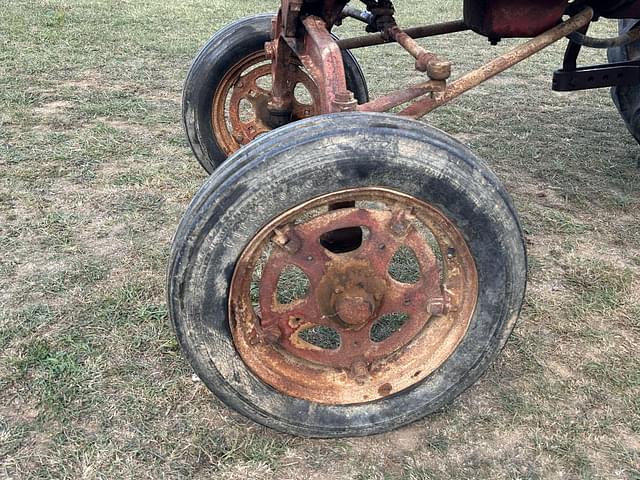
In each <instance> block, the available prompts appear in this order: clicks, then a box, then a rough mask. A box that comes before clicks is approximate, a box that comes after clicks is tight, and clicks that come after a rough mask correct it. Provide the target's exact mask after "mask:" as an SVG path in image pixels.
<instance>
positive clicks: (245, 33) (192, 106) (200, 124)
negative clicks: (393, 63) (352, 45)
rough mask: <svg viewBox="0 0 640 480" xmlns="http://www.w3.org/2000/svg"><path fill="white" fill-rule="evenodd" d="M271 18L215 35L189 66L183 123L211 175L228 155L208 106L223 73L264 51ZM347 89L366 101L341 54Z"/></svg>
mask: <svg viewBox="0 0 640 480" xmlns="http://www.w3.org/2000/svg"><path fill="white" fill-rule="evenodd" d="M273 16H274V15H273V14H271V13H265V14H260V15H255V16H251V17H247V18H243V19H241V20H238V21H236V22H234V23H232V24H230V25H228V26H226V27H225V28H223V29H222V30H220V31H218V32H216V33H215V34H214V35H213V36H212V37H211V38H210V39H209V40H208V41H207V43H206V44H205V45H204V46H203V47H202V49H200V52H199V53H198V55H197V56H196V58H195V60H194V61H193V63H192V64H191V68H190V69H189V73H188V74H187V79H186V81H185V84H184V89H183V95H182V122H183V125H184V128H185V131H186V133H187V139H188V141H189V145H190V146H191V149H192V150H193V153H194V154H195V156H196V158H197V159H198V161H199V162H200V164H201V165H202V167H203V168H204V169H205V170H206V171H207V172H208V173H212V172H213V171H214V170H215V169H216V168H217V167H218V166H219V165H220V164H221V163H222V162H223V161H224V160H225V159H226V158H227V155H226V154H225V153H224V151H223V150H221V149H220V147H219V146H218V143H217V142H216V139H215V136H214V135H213V130H212V125H211V102H212V99H213V97H214V94H215V91H216V89H217V88H218V86H219V84H220V82H221V81H222V78H223V77H224V75H225V73H226V72H227V71H228V70H229V69H230V68H232V67H233V66H234V65H236V64H237V63H238V62H240V61H242V59H244V58H246V57H248V56H249V55H252V54H254V53H256V52H258V51H261V50H263V49H264V44H265V43H266V42H268V41H270V40H271V20H272V19H273ZM342 58H343V61H344V66H345V73H346V77H347V78H346V80H347V87H348V88H349V90H351V91H352V92H353V94H354V96H355V98H356V100H357V101H358V103H366V102H368V101H369V91H368V89H367V83H366V80H365V77H364V73H363V72H362V69H361V68H360V65H359V64H358V61H357V60H356V59H355V57H354V56H353V54H352V53H351V52H349V51H347V50H345V51H343V52H342Z"/></svg>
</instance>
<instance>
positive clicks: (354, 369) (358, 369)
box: [351, 360, 369, 385]
mask: <svg viewBox="0 0 640 480" xmlns="http://www.w3.org/2000/svg"><path fill="white" fill-rule="evenodd" d="M351 375H352V376H353V378H354V379H355V381H356V383H357V384H358V385H363V384H364V383H365V382H366V381H367V378H369V369H368V368H367V364H366V363H364V362H363V361H362V360H357V361H355V362H353V363H352V364H351Z"/></svg>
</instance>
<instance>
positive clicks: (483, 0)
mask: <svg viewBox="0 0 640 480" xmlns="http://www.w3.org/2000/svg"><path fill="white" fill-rule="evenodd" d="M568 4H569V2H568V0H538V1H535V2H533V1H531V0H465V2H464V20H465V23H466V24H467V25H468V26H469V27H470V28H471V29H472V30H473V31H475V32H477V33H479V34H481V35H485V36H487V37H489V38H505V37H534V36H536V35H539V34H540V33H542V32H544V31H546V30H549V29H550V28H552V27H553V26H554V25H556V24H557V23H558V22H559V21H560V20H561V18H562V14H563V13H564V12H565V10H566V8H567V5H568Z"/></svg>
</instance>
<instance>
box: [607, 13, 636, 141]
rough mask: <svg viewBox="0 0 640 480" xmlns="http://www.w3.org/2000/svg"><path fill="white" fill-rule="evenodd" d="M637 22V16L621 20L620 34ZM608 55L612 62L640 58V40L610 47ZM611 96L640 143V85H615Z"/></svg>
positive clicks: (619, 25) (619, 24)
mask: <svg viewBox="0 0 640 480" xmlns="http://www.w3.org/2000/svg"><path fill="white" fill-rule="evenodd" d="M637 24H638V20H637V19H635V18H625V19H623V20H619V22H618V31H619V33H620V34H622V33H626V32H628V31H629V30H631V29H632V28H633V27H634V26H636V25H637ZM607 56H608V58H609V62H610V63H616V62H627V61H629V60H638V59H640V42H634V43H632V44H631V45H627V46H626V47H617V48H610V49H608V50H607ZM611 97H612V98H613V102H614V103H615V104H616V107H617V108H618V111H619V112H620V116H621V117H622V119H623V120H624V123H625V124H626V125H627V128H628V129H629V132H631V134H632V135H633V136H634V137H635V139H636V141H638V142H639V143H640V85H632V86H624V87H613V88H612V89H611Z"/></svg>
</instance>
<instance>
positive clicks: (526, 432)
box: [0, 0, 640, 480]
mask: <svg viewBox="0 0 640 480" xmlns="http://www.w3.org/2000/svg"><path fill="white" fill-rule="evenodd" d="M399 3H400V4H401V5H399V6H400V7H401V8H400V9H399V10H400V15H399V17H400V19H401V20H402V21H403V22H404V23H405V24H416V23H419V22H421V21H425V22H428V21H438V20H445V19H454V18H458V17H459V16H460V9H461V2H459V1H454V0H438V1H434V2H420V1H418V0H405V1H403V2H399ZM275 4H276V2H275V1H273V0H268V1H267V0H264V1H258V0H247V1H243V2H227V1H217V0H213V1H206V0H189V1H186V2H163V1H160V0H142V1H140V0H135V1H134V0H121V1H119V2H117V3H116V2H110V1H108V0H12V1H11V2H10V3H9V4H6V5H5V6H4V7H3V12H2V15H1V16H0V171H1V172H2V174H1V175H0V247H1V249H2V255H0V478H25V479H26V478H87V479H91V478H178V477H193V478H224V479H236V478H238V479H240V478H242V479H244V478H251V479H258V478H265V479H266V478H282V479H298V478H307V479H326V478H336V479H354V480H356V479H357V480H365V479H372V480H373V479H405V480H417V479H460V478H482V479H484V478H491V479H507V478H508V479H541V478H545V479H547V478H551V479H553V478H558V479H559V478H563V479H566V478H585V479H587V478H593V479H614V478H615V479H635V480H637V479H639V478H640V365H639V361H638V352H639V351H640V298H639V297H640V293H639V291H640V289H638V279H639V278H640V277H639V276H640V247H639V245H640V214H639V213H638V212H639V211H640V191H639V187H638V185H639V183H640V182H639V181H638V179H639V177H640V171H639V170H638V168H637V166H636V164H637V158H638V154H639V153H640V150H639V147H638V145H637V144H636V143H635V141H634V140H633V139H632V138H631V136H630V135H629V134H628V133H627V132H626V130H625V128H624V125H623V124H622V122H621V120H620V119H619V117H618V115H617V113H616V111H615V109H614V108H613V105H612V103H611V101H610V99H609V97H608V95H607V93H606V92H604V91H594V92H583V93H575V94H570V95H566V94H556V93H552V92H551V91H550V90H549V84H550V73H551V72H552V70H553V69H554V68H556V67H557V66H558V63H559V61H560V58H561V56H560V55H561V52H562V50H561V46H557V47H554V48H551V49H549V50H547V51H546V52H545V53H543V54H541V55H539V56H537V57H535V58H534V59H531V60H529V61H528V62H526V63H525V64H522V65H520V66H518V67H516V68H514V69H513V70H511V71H509V72H507V73H505V74H504V75H502V76H501V77H499V78H498V79H496V80H493V81H491V82H489V83H488V84H486V85H484V86H483V87H481V88H479V89H477V90H475V91H473V92H472V93H470V94H468V95H467V96H465V97H464V98H462V99H460V100H458V101H457V102H455V103H454V104H453V105H451V106H450V107H448V108H446V109H443V110H441V111H437V112H435V113H434V114H433V115H431V116H429V117H428V118H427V119H426V121H427V122H428V123H430V124H432V125H435V126H437V127H440V128H442V129H444V130H446V131H448V132H449V133H451V134H453V135H455V136H457V137H458V138H459V139H461V140H462V141H464V142H465V143H467V144H468V145H470V146H471V148H473V149H474V150H475V151H476V152H477V153H478V154H479V155H480V156H481V157H484V158H485V159H487V160H488V161H489V162H490V164H491V165H492V167H493V168H494V169H495V170H496V171H497V173H498V174H499V176H500V177H501V178H502V179H503V180H504V182H505V183H506V185H507V186H508V189H509V190H510V192H511V193H512V195H513V197H514V200H515V203H516V206H517V208H518V209H519V212H520V215H521V217H522V220H523V224H524V228H525V230H526V233H527V241H528V244H529V254H530V264H531V267H530V276H529V278H530V284H529V285H530V286H529V290H528V294H527V299H526V305H525V308H524V311H523V314H522V317H521V320H520V322H519V324H518V326H517V327H516V330H515V332H514V334H513V336H512V337H511V339H510V341H509V343H508V345H507V347H506V349H505V351H504V353H503V355H502V356H501V357H500V360H499V361H498V362H497V363H496V364H495V365H494V366H493V367H492V368H491V370H490V371H489V372H488V374H487V375H486V376H485V377H484V378H483V379H482V380H481V381H480V382H479V383H478V384H477V385H476V386H474V387H473V388H471V389H470V390H469V391H468V392H466V393H465V394H464V395H463V396H462V397H461V398H459V399H458V400H457V401H456V402H455V403H454V404H453V405H451V406H450V407H448V408H447V409H446V410H445V411H443V412H441V413H438V414H436V415H433V416H431V417H429V418H426V419H424V420H422V421H420V422H417V423H415V424H413V425H411V426H409V427H407V428H404V429H401V430H398V431H395V432H392V433H389V434H386V435H380V436H377V437H372V438H365V439H353V440H341V441H318V440H306V439H301V438H293V437H289V436H286V435H281V434H278V433H275V432H273V431H269V430H265V429H263V428H261V427H259V426H257V425H254V424H253V423H250V422H248V421H246V420H245V419H243V418H241V417H239V416H238V415H236V414H234V413H233V412H230V411H229V410H228V409H226V408H225V407H224V406H222V405H221V404H220V403H219V402H218V401H217V400H216V399H215V398H213V397H212V395H211V394H210V393H209V392H208V391H207V390H206V388H205V387H203V385H202V384H201V383H199V382H197V381H194V380H193V379H192V371H191V369H190V367H189V365H188V364H187V363H186V361H185V360H184V358H183V357H182V356H181V354H180V352H179V350H178V348H177V345H176V340H175V338H174V335H173V333H172V331H171V328H170V326H169V323H168V319H167V312H166V307H165V304H164V292H163V289H164V273H165V265H166V262H167V257H168V250H169V247H170V242H171V236H172V233H173V230H174V228H175V226H176V225H177V223H178V220H179V218H180V215H181V213H182V211H183V210H184V208H185V206H186V204H187V202H188V201H189V199H190V198H191V197H192V195H193V194H194V193H195V191H196V190H197V189H198V187H199V185H200V184H201V183H202V182H203V180H204V178H205V176H204V174H203V172H202V171H201V170H200V169H199V167H198V166H197V165H196V163H195V161H194V159H193V158H192V155H191V153H190V151H189V149H188V147H187V146H186V144H185V140H184V135H183V132H182V129H181V126H180V94H181V86H182V81H183V79H184V77H185V75H186V71H187V69H188V66H189V63H190V60H191V59H192V57H193V56H194V55H195V53H196V51H197V49H198V47H199V46H200V45H201V44H202V43H203V42H204V41H205V40H206V39H207V37H208V36H209V35H210V34H211V33H212V32H213V31H215V30H216V29H218V28H220V27H221V26H222V25H224V24H226V23H228V22H230V21H232V20H233V19H235V18H238V17H241V16H244V15H248V14H252V13H256V12H260V11H265V10H266V11H268V10H273V9H274V8H275ZM350 28H351V27H349V28H346V29H345V28H343V32H344V31H345V30H349V29H350ZM613 29H614V26H613V25H612V24H611V23H608V24H599V25H598V27H597V29H596V31H599V32H600V33H611V32H612V31H613ZM352 31H353V32H355V30H352ZM343 35H345V33H343ZM514 43H516V42H515V41H507V42H504V44H502V45H500V46H498V47H496V48H491V49H490V48H488V45H487V43H486V41H485V40H483V39H482V38H480V37H476V36H474V35H471V34H466V33H461V34H456V35H452V36H450V37H447V38H444V39H439V40H433V41H429V42H428V45H429V46H430V48H432V49H433V50H435V51H438V52H442V53H444V54H445V56H446V57H448V58H451V59H453V60H454V61H455V63H456V67H455V70H456V72H461V71H464V70H465V69H468V68H470V67H471V66H473V65H477V64H479V63H480V62H481V61H483V60H485V59H488V58H490V57H491V56H493V55H495V54H497V53H499V52H503V51H505V50H506V49H507V48H508V47H509V46H510V45H512V44H514ZM358 55H359V57H360V59H361V61H362V63H363V66H364V68H365V71H366V73H367V76H368V79H369V82H370V88H371V91H372V93H373V94H380V93H384V92H386V91H388V90H390V89H391V87H392V84H403V83H409V82H410V81H412V80H413V81H415V78H413V79H412V77H415V76H416V75H415V74H414V73H408V74H407V76H406V77H405V78H404V79H403V80H398V81H394V82H391V81H390V79H392V78H397V77H398V76H399V73H398V72H412V70H411V62H410V61H409V60H407V58H406V57H405V56H404V55H402V54H401V53H400V51H399V50H398V49H397V48H396V47H395V46H385V47H382V48H380V49H378V50H373V51H371V52H358ZM585 59H586V60H588V61H595V62H601V61H603V55H602V53H601V52H595V53H591V52H589V53H588V54H587V55H586V56H585Z"/></svg>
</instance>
